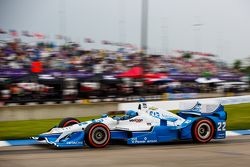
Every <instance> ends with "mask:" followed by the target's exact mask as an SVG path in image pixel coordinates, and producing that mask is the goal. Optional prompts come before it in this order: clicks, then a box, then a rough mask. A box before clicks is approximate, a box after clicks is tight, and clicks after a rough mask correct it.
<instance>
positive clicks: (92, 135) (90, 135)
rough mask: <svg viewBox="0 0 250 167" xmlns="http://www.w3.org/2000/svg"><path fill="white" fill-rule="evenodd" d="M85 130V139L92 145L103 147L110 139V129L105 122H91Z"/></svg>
mask: <svg viewBox="0 0 250 167" xmlns="http://www.w3.org/2000/svg"><path fill="white" fill-rule="evenodd" d="M84 132H85V134H84V141H85V143H86V144H87V145H88V146H90V147H94V148H103V147H105V146H106V145H107V144H108V143H109V141H110V130H109V128H108V127H107V126H106V125H104V124H103V123H91V124H89V125H88V126H87V127H86V129H85V130H84Z"/></svg>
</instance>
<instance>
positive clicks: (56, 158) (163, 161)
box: [0, 136, 250, 167]
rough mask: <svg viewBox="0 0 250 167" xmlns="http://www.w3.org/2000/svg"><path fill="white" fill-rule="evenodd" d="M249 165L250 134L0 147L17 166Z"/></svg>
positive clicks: (4, 160) (3, 162) (2, 162)
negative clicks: (195, 140) (95, 145)
mask: <svg viewBox="0 0 250 167" xmlns="http://www.w3.org/2000/svg"><path fill="white" fill-rule="evenodd" d="M222 165H223V166H225V167H229V166H250V136H238V137H230V138H227V139H226V140H217V141H212V142H211V143H209V144H192V143H190V142H175V143H168V144H160V145H137V146H128V145H117V144H116V145H110V146H108V147H106V148H103V149H90V148H78V149H53V148H51V147H48V146H47V145H42V146H41V145H40V146H38V145H36V146H16V147H2V148H0V167H16V166H22V167H24V166H31V167H44V166H55V167H61V166H67V167H69V166H81V167H82V166H102V167H103V166H105V167H106V166H107V167H113V166H119V167H123V166H129V167H134V166H136V167H142V166H143V167H151V166H152V167H155V166H185V167H188V166H192V167H196V166H198V167H200V166H209V167H215V166H220V167H221V166H222Z"/></svg>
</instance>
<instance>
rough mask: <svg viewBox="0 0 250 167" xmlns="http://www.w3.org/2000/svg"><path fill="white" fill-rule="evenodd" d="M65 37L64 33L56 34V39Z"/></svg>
mask: <svg viewBox="0 0 250 167" xmlns="http://www.w3.org/2000/svg"><path fill="white" fill-rule="evenodd" d="M63 38H64V37H63V35H60V34H57V35H56V39H59V40H61V39H63Z"/></svg>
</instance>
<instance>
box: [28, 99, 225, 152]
mask: <svg viewBox="0 0 250 167" xmlns="http://www.w3.org/2000/svg"><path fill="white" fill-rule="evenodd" d="M226 119H227V114H226V112H225V111H224V107H223V106H222V105H220V104H202V105H201V104H200V103H198V102H197V103H196V104H191V105H190V104H188V105H185V107H183V106H182V107H181V110H180V111H179V112H178V113H177V114H174V113H172V112H169V111H165V110H163V109H160V108H157V107H154V106H149V105H147V103H145V102H141V103H139V104H138V110H137V111H132V110H128V111H126V113H125V115H123V116H113V117H110V116H108V115H107V114H105V115H103V116H102V117H101V118H99V119H93V120H90V121H86V122H80V121H79V120H77V119H75V118H65V119H63V120H62V121H61V122H60V123H59V125H58V126H56V127H54V128H52V129H51V130H49V131H48V132H46V133H42V134H40V135H38V136H37V137H33V139H36V140H38V141H46V142H47V143H48V144H51V145H54V146H56V147H59V148H64V147H81V146H85V145H88V146H90V147H94V148H101V147H105V146H107V145H108V144H109V143H110V141H112V140H124V141H125V142H126V143H127V144H151V143H164V142H170V141H176V140H193V141H194V142H198V143H207V142H209V141H210V140H211V139H224V138H225V137H226V134H225V133H226Z"/></svg>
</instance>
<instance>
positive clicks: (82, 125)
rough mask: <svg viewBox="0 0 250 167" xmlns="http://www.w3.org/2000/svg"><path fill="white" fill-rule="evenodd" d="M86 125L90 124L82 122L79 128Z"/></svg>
mask: <svg viewBox="0 0 250 167" xmlns="http://www.w3.org/2000/svg"><path fill="white" fill-rule="evenodd" d="M86 124H88V123H86V122H81V123H79V124H78V125H79V126H83V125H86Z"/></svg>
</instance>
